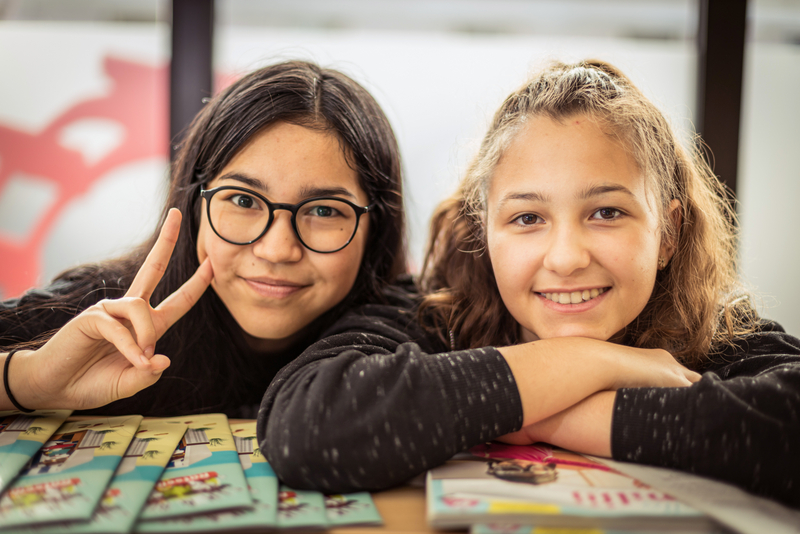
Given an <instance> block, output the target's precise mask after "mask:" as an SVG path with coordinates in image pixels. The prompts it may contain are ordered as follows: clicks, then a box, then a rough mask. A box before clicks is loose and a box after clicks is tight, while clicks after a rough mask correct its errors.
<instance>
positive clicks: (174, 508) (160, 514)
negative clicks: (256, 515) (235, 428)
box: [137, 414, 253, 528]
mask: <svg viewBox="0 0 800 534" xmlns="http://www.w3.org/2000/svg"><path fill="white" fill-rule="evenodd" d="M167 421H175V422H178V423H181V424H183V425H185V426H186V433H185V434H184V436H183V438H182V439H181V441H180V443H179V444H178V446H177V447H176V448H175V451H174V452H173V454H172V458H171V459H170V461H169V463H168V464H167V468H166V469H165V470H164V473H163V474H162V476H161V479H160V480H159V481H158V482H157V483H156V485H155V488H153V491H152V493H151V494H150V497H149V498H148V500H147V503H146V505H145V507H144V509H143V510H142V512H141V515H140V516H139V519H140V520H142V521H147V520H153V519H163V518H167V517H175V516H181V515H192V514H203V513H208V512H216V511H221V510H229V509H234V508H241V507H250V506H252V504H253V501H252V499H251V498H250V492H249V491H248V490H247V481H246V480H245V476H244V471H243V469H242V465H241V464H240V463H239V454H238V453H237V451H236V446H235V444H234V440H233V436H232V435H231V430H230V427H229V426H228V418H227V417H225V415H224V414H200V415H192V416H186V417H174V418H171V419H167ZM137 528H138V527H137ZM143 528H144V527H143Z"/></svg>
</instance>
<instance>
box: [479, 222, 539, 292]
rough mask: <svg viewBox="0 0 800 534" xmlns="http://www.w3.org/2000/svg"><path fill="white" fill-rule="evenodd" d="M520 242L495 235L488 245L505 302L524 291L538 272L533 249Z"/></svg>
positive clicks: (498, 286) (493, 269)
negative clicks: (535, 272) (536, 271)
mask: <svg viewBox="0 0 800 534" xmlns="http://www.w3.org/2000/svg"><path fill="white" fill-rule="evenodd" d="M519 241H520V240H518V239H513V238H511V237H509V236H504V235H498V234H495V235H493V236H491V237H490V240H489V242H488V243H487V250H488V253H489V259H490V261H491V264H492V271H494V277H495V281H496V283H497V288H498V289H499V290H500V295H501V297H503V300H504V301H505V300H506V299H507V298H513V297H514V296H515V295H519V294H520V293H519V292H520V291H524V290H525V288H526V287H527V286H529V285H530V282H531V277H532V276H533V275H534V271H535V270H536V267H535V266H536V264H537V261H536V258H534V257H533V256H534V254H533V253H532V252H533V247H529V246H525V244H524V243H522V242H519Z"/></svg>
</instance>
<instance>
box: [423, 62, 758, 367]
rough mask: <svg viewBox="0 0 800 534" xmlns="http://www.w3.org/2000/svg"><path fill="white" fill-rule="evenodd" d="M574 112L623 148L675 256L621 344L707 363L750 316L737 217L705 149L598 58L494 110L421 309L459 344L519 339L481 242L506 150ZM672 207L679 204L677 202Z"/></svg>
mask: <svg viewBox="0 0 800 534" xmlns="http://www.w3.org/2000/svg"><path fill="white" fill-rule="evenodd" d="M575 116H583V117H586V118H587V119H589V120H590V121H592V122H594V123H596V124H597V125H598V127H599V128H600V129H601V130H602V131H603V132H604V133H605V134H606V135H608V136H609V137H610V138H613V139H614V140H616V141H617V142H619V143H622V144H623V145H624V146H625V147H626V148H627V150H628V151H629V153H630V155H631V157H632V159H633V161H634V162H635V164H636V166H637V167H638V169H639V170H640V171H641V174H642V176H643V177H644V183H645V188H646V192H647V194H648V195H651V196H652V201H653V202H655V203H656V204H655V206H656V208H657V215H658V219H659V220H658V227H659V231H660V232H661V234H662V240H663V241H665V242H668V243H670V248H671V253H670V254H671V258H670V259H669V261H667V259H666V258H664V265H663V266H658V275H657V277H656V284H655V286H654V287H653V292H652V295H651V296H650V299H649V301H648V302H647V305H646V306H645V308H644V309H643V310H642V311H641V313H640V314H639V315H638V316H637V317H636V319H635V320H634V321H633V322H631V323H630V324H628V325H626V328H625V331H624V332H622V333H621V335H622V336H623V337H624V342H625V343H626V344H628V345H631V346H635V347H647V348H662V349H666V350H668V351H670V352H671V353H672V354H673V355H675V356H676V358H678V360H679V361H681V362H684V363H686V364H687V365H689V366H690V367H693V368H700V367H702V366H703V365H704V362H705V360H707V359H708V357H709V356H710V353H711V351H712V348H718V347H719V346H721V345H722V344H724V343H727V342H729V341H730V340H731V339H733V338H734V337H736V336H739V335H742V334H745V333H748V332H750V331H751V330H752V324H751V323H752V318H753V317H754V316H755V312H754V310H753V308H752V305H751V301H750V299H749V298H746V296H745V295H744V293H743V292H742V289H741V286H740V283H739V279H738V276H737V261H736V259H737V258H736V254H737V251H736V228H735V225H734V222H735V220H736V215H735V213H734V211H733V210H732V209H731V204H730V202H727V201H726V200H727V198H728V196H727V192H726V190H725V189H724V186H723V185H722V184H721V183H720V181H719V180H718V179H717V178H716V176H714V174H713V171H712V170H711V169H710V167H709V166H708V165H707V164H706V162H705V159H703V157H702V155H701V154H700V153H699V151H695V153H693V154H691V155H690V154H688V153H687V152H686V151H685V150H684V149H683V148H682V147H681V145H680V143H679V142H678V140H677V139H676V137H675V135H674V133H673V132H672V129H671V128H670V126H669V124H668V122H667V120H666V119H665V118H664V116H663V115H662V114H661V112H660V111H658V109H656V107H655V106H653V104H652V103H651V102H650V101H648V100H647V98H645V96H644V95H643V94H642V93H641V92H640V91H639V90H638V89H637V88H636V87H635V86H634V85H633V84H632V83H631V82H630V80H629V79H628V78H627V77H625V76H624V75H623V74H622V73H620V72H619V71H618V70H616V69H615V68H614V67H612V66H611V65H609V64H607V63H603V62H599V61H587V62H584V63H581V64H575V65H566V64H561V63H557V64H554V65H552V66H551V67H550V68H549V69H547V70H546V71H544V72H543V73H542V74H541V75H539V76H537V77H536V78H534V79H533V80H531V81H530V82H529V83H527V84H526V85H525V86H524V87H522V88H521V89H519V90H518V91H516V92H515V93H514V94H512V95H511V96H509V97H508V98H507V99H506V100H505V102H504V103H503V105H502V106H501V108H500V109H499V110H498V111H497V113H496V114H495V117H494V120H493V122H492V124H491V126H490V128H489V132H488V133H487V134H486V136H485V138H484V141H483V144H482V145H481V147H480V151H479V153H478V155H477V156H476V157H475V159H474V160H473V162H472V164H471V165H470V167H469V168H468V170H467V172H466V175H465V177H464V179H463V181H462V183H461V185H460V187H459V190H458V192H457V193H456V194H455V195H454V196H453V197H452V198H450V199H448V200H447V201H445V202H444V203H442V204H441V205H440V206H439V208H438V210H437V211H436V213H435V214H434V217H433V223H432V230H431V243H430V248H429V250H428V255H427V259H426V264H425V272H424V275H423V285H424V288H425V290H426V291H427V293H428V296H427V297H426V299H425V304H424V305H423V309H424V310H425V311H426V312H427V313H429V315H430V316H431V317H432V318H433V320H434V321H435V322H436V325H437V326H438V327H440V328H439V330H440V331H443V332H448V334H449V332H453V339H454V342H455V343H456V345H457V346H460V347H464V348H466V347H477V346H485V345H509V344H515V343H517V342H519V341H520V335H519V331H518V329H517V328H515V326H514V325H515V324H516V323H515V321H514V318H513V317H512V316H511V314H510V313H509V311H508V310H507V308H506V307H505V306H504V305H503V302H502V299H501V298H500V294H499V293H498V289H497V284H496V283H495V279H494V274H493V271H492V265H491V258H490V254H487V249H486V238H487V236H486V229H485V227H484V220H485V213H486V209H487V207H486V203H487V194H488V190H489V184H490V183H491V180H492V177H493V174H494V172H495V170H496V168H497V166H498V163H499V162H500V160H501V158H502V155H503V153H504V151H505V150H506V149H507V148H508V146H509V145H510V144H511V143H512V141H513V140H514V139H515V138H516V136H517V135H518V134H519V133H520V131H521V130H522V129H524V127H525V126H526V124H528V123H529V122H530V121H531V120H533V119H534V118H536V117H542V118H547V119H549V120H552V121H556V122H563V121H567V120H568V119H570V118H572V117H575ZM676 201H677V202H676ZM671 203H675V205H676V206H677V207H676V208H675V209H670V205H671ZM476 281H477V282H479V283H477V284H476ZM487 312H488V313H487Z"/></svg>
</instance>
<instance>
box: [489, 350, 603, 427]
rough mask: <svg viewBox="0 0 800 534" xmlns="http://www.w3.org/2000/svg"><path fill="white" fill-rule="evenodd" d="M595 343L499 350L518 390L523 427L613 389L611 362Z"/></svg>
mask: <svg viewBox="0 0 800 534" xmlns="http://www.w3.org/2000/svg"><path fill="white" fill-rule="evenodd" d="M598 343H602V342H598V341H596V340H591V339H585V338H556V339H546V340H540V341H534V342H532V343H525V344H521V345H514V346H511V347H502V348H500V349H498V350H499V351H500V353H501V354H502V355H503V357H504V358H505V359H506V363H508V366H509V368H510V369H511V373H512V374H513V375H514V380H515V381H516V384H517V389H518V390H519V396H520V401H521V403H522V410H523V424H522V426H523V427H525V426H528V425H530V424H533V423H536V422H538V421H541V420H543V419H545V418H547V417H550V416H551V415H554V414H557V413H559V412H561V411H563V410H565V409H567V408H569V407H570V406H572V405H574V404H576V403H578V402H580V401H582V400H583V399H585V398H587V397H588V396H590V395H592V394H594V393H597V392H598V391H603V390H608V389H613V386H614V377H615V374H616V369H615V364H616V361H615V360H613V359H609V358H605V357H604V352H605V351H604V350H602V349H603V348H604V347H602V346H601V345H598Z"/></svg>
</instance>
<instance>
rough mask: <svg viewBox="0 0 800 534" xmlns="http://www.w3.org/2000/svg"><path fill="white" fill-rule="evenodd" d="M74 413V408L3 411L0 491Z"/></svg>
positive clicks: (1, 416)
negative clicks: (29, 411)
mask: <svg viewBox="0 0 800 534" xmlns="http://www.w3.org/2000/svg"><path fill="white" fill-rule="evenodd" d="M71 413H72V411H71V410H36V411H35V412H33V413H23V412H20V411H17V410H13V411H4V412H0V492H2V491H3V490H4V489H5V488H6V487H7V486H8V485H9V484H10V483H11V481H12V480H14V478H16V476H17V475H18V474H19V472H20V471H21V470H22V468H23V467H25V464H26V463H28V461H29V460H30V459H31V458H33V455H34V454H36V453H37V452H38V451H39V449H41V448H42V445H44V443H45V442H46V441H47V440H48V439H50V436H52V435H53V433H55V431H56V430H57V429H58V427H60V426H61V424H62V423H63V422H64V421H65V420H66V419H67V417H69V414H71Z"/></svg>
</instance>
